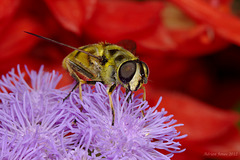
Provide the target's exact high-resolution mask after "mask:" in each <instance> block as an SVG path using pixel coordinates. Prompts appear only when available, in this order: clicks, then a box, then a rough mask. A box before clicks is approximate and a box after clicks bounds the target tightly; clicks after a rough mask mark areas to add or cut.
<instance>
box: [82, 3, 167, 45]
mask: <svg viewBox="0 0 240 160" xmlns="http://www.w3.org/2000/svg"><path fill="white" fill-rule="evenodd" d="M161 8H162V2H157V1H148V2H137V1H111V0H101V1H99V2H98V3H97V7H96V11H95V13H94V14H93V17H92V19H90V20H89V21H88V23H87V24H86V26H85V27H84V29H85V31H86V32H87V34H88V35H90V36H92V37H94V38H95V39H98V40H102V39H104V40H108V41H119V40H121V37H124V36H125V38H126V36H128V37H129V34H136V35H137V34H143V32H149V29H150V28H152V27H153V26H155V25H156V24H157V22H158V19H159V18H158V17H159V12H160V10H161Z"/></svg>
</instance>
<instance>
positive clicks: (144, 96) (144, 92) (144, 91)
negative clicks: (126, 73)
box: [141, 86, 146, 117]
mask: <svg viewBox="0 0 240 160" xmlns="http://www.w3.org/2000/svg"><path fill="white" fill-rule="evenodd" d="M141 89H143V101H145V100H146V88H145V87H144V86H142V87H141ZM141 112H142V115H143V117H145V114H144V112H143V110H142V111H141Z"/></svg>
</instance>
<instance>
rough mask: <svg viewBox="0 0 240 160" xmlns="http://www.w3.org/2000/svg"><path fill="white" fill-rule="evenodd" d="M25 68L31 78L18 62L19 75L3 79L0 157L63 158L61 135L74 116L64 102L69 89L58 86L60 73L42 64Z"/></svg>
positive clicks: (1, 82) (0, 84)
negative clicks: (60, 88) (66, 90)
mask: <svg viewBox="0 0 240 160" xmlns="http://www.w3.org/2000/svg"><path fill="white" fill-rule="evenodd" d="M26 72H27V74H28V76H29V77H30V79H29V78H28V77H25V76H24V74H23V73H21V71H20V68H19V66H18V75H16V74H15V71H14V70H12V71H11V72H9V73H8V74H7V75H6V76H2V80H0V86H1V88H0V89H1V91H2V92H1V93H0V122H1V123H0V159H44V158H48V159H56V158H61V156H62V153H63V151H62V147H61V143H60V138H59V137H60V135H61V133H62V132H63V131H64V130H65V127H66V125H65V124H66V123H67V121H71V120H72V119H71V118H73V117H71V114H70V113H69V112H68V111H67V110H66V106H65V105H64V104H63V103H62V98H63V97H64V95H65V94H66V93H64V92H63V91H61V90H58V89H55V87H56V85H57V83H58V82H59V80H60V79H61V76H59V75H58V74H57V73H56V72H54V71H53V72H52V73H48V72H44V71H43V67H41V69H40V71H39V73H38V74H37V73H36V72H35V71H31V72H29V71H28V70H27V69H26ZM24 77H25V78H27V79H28V80H29V81H30V82H29V83H27V81H26V80H25V79H24Z"/></svg>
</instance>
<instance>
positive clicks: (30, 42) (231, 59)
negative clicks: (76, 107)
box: [0, 0, 240, 160]
mask: <svg viewBox="0 0 240 160" xmlns="http://www.w3.org/2000/svg"><path fill="white" fill-rule="evenodd" d="M233 4H235V1H233V0H169V1H160V0H159V1H150V0H148V1H137V0H136V1H134V0H124V1H123V0H71V1H70V0H69V1H66V0H45V1H30V0H10V1H9V0H1V1H0V6H1V7H0V23H1V25H0V36H1V39H0V53H1V54H0V65H1V68H0V73H1V74H5V73H6V72H8V71H9V70H10V69H11V68H12V67H16V65H17V64H22V66H23V64H26V65H27V66H28V67H29V68H31V69H38V68H39V67H40V65H41V64H44V65H45V68H46V69H47V70H52V69H55V70H58V71H59V72H61V73H62V74H64V77H66V78H64V81H62V83H61V85H65V84H69V83H71V81H72V78H71V77H70V76H69V75H68V73H66V71H64V70H63V69H62V67H61V63H62V60H63V58H64V57H65V56H66V55H67V54H68V53H70V52H71V50H70V49H68V48H64V47H62V46H58V45H56V44H51V43H49V42H46V41H43V40H41V39H38V38H36V37H33V36H30V35H27V34H26V33H24V32H23V31H29V32H33V33H36V34H39V35H43V36H45V37H49V38H52V39H55V40H57V41H60V42H63V43H66V44H69V45H72V46H75V47H78V46H81V45H84V44H89V43H96V42H99V41H108V42H112V43H116V42H118V41H120V40H122V39H131V40H134V41H135V42H136V43H137V52H136V53H137V55H138V56H139V57H140V59H141V60H143V61H144V62H146V63H147V64H148V65H149V68H150V77H149V83H148V84H147V99H148V100H149V102H150V103H151V104H154V102H155V101H156V100H157V99H158V97H159V96H163V102H162V105H161V107H165V108H166V110H167V111H169V114H173V115H175V118H176V119H178V120H179V122H180V123H184V125H185V126H184V127H181V128H180V130H181V131H182V133H184V134H188V137H187V138H185V139H184V140H183V142H182V144H184V147H186V149H187V150H186V151H185V152H184V153H182V154H176V155H175V156H174V157H173V159H185V160H188V159H191V160H192V159H195V160H197V159H208V158H218V159H239V158H240V136H239V135H240V134H239V128H237V126H236V123H237V122H238V121H239V114H238V113H236V112H234V111H232V109H233V107H234V106H235V105H236V104H237V103H239V100H240V83H239V82H240V76H239V75H240V65H239V60H240V55H239V51H240V48H239V47H238V46H239V45H240V30H239V28H240V20H239V18H238V17H237V16H235V15H234V14H233V12H232V11H233V10H232V8H233V7H232V6H233ZM59 87H60V86H59Z"/></svg>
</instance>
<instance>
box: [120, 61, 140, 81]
mask: <svg viewBox="0 0 240 160" xmlns="http://www.w3.org/2000/svg"><path fill="white" fill-rule="evenodd" d="M135 72H136V62H135V61H127V62H124V63H123V64H122V65H121V66H120V69H119V73H118V74H119V79H120V80H121V81H122V82H123V83H128V82H130V81H131V80H132V78H133V76H134V74H135Z"/></svg>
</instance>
